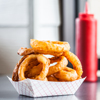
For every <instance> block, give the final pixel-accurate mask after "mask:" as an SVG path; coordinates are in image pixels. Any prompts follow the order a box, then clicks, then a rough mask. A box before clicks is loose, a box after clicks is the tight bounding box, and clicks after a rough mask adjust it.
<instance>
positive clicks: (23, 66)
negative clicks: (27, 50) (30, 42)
mask: <svg viewBox="0 0 100 100" xmlns="http://www.w3.org/2000/svg"><path fill="white" fill-rule="evenodd" d="M34 59H37V60H38V62H39V63H40V64H41V65H42V71H41V72H40V74H39V75H38V76H36V77H35V78H34V79H37V80H44V79H45V78H46V75H47V73H48V69H49V64H50V61H49V59H47V58H46V57H44V56H43V55H40V54H38V55H33V54H32V55H28V57H27V58H26V59H25V60H24V61H23V62H22V63H21V65H20V67H19V70H18V75H19V80H24V79H26V77H25V71H27V66H28V65H29V64H30V62H31V61H32V60H34Z"/></svg>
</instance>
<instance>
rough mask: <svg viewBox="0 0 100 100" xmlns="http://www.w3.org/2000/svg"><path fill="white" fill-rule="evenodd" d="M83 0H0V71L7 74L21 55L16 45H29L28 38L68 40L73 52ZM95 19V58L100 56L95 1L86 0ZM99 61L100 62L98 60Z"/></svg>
mask: <svg viewBox="0 0 100 100" xmlns="http://www.w3.org/2000/svg"><path fill="white" fill-rule="evenodd" d="M86 1H87V0H9V1H8V0H0V74H11V73H12V71H13V69H14V67H15V65H16V63H17V62H18V60H19V59H20V58H21V57H20V56H18V55H17V51H18V49H19V48H20V47H30V45H29V41H30V39H31V38H34V39H39V40H53V41H57V40H61V41H68V42H69V43H70V45H71V51H72V52H73V53H75V18H77V17H78V13H79V12H84V6H85V2H86ZM88 2H89V7H90V8H89V9H90V11H91V12H92V13H94V14H95V17H96V18H97V19H98V60H99V58H100V40H99V37H100V33H99V30H100V28H99V27H100V26H99V20H100V17H99V16H100V14H99V9H100V7H99V4H100V1H99V0H96V1H94V0H88ZM99 62H100V61H99Z"/></svg>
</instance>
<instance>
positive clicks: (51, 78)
mask: <svg viewBox="0 0 100 100" xmlns="http://www.w3.org/2000/svg"><path fill="white" fill-rule="evenodd" d="M47 79H48V81H55V82H58V80H57V79H56V78H55V77H54V76H53V75H51V76H48V77H47Z"/></svg>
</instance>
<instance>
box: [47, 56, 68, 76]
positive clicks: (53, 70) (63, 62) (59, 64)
mask: <svg viewBox="0 0 100 100" xmlns="http://www.w3.org/2000/svg"><path fill="white" fill-rule="evenodd" d="M56 61H57V64H56V65H54V66H51V67H49V72H48V74H47V76H50V75H52V74H54V73H57V72H59V71H60V70H62V69H64V68H65V67H66V65H67V64H68V61H67V59H66V58H65V57H64V56H60V57H52V58H50V63H54V62H56Z"/></svg>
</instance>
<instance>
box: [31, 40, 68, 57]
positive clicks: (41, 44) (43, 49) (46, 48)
mask: <svg viewBox="0 0 100 100" xmlns="http://www.w3.org/2000/svg"><path fill="white" fill-rule="evenodd" d="M30 45H31V47H32V48H33V49H34V52H38V53H40V54H50V55H54V56H60V55H62V53H63V52H64V51H69V50H70V45H69V43H68V42H61V41H38V40H35V39H31V41H30Z"/></svg>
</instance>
